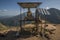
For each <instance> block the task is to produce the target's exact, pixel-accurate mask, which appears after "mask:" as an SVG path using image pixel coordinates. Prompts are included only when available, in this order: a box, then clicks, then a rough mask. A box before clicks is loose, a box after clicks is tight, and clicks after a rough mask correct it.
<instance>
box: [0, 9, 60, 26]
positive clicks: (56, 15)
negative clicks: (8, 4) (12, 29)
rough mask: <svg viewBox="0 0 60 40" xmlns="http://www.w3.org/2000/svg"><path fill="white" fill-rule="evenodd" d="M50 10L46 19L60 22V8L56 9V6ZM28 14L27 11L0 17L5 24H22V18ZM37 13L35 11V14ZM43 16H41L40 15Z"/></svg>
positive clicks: (0, 20)
mask: <svg viewBox="0 0 60 40" xmlns="http://www.w3.org/2000/svg"><path fill="white" fill-rule="evenodd" d="M48 11H49V12H50V15H45V17H46V20H47V21H49V22H51V23H60V10H58V9H55V8H50V9H48ZM26 15H27V13H22V14H20V15H17V16H14V17H10V18H3V19H0V22H1V23H3V24H4V25H9V26H19V25H20V21H19V20H20V19H24V17H25V16H26ZM34 15H35V14H34V13H33V16H34ZM39 15H42V16H43V17H42V18H43V19H44V18H45V17H44V15H43V14H40V13H39ZM40 17H41V16H40Z"/></svg>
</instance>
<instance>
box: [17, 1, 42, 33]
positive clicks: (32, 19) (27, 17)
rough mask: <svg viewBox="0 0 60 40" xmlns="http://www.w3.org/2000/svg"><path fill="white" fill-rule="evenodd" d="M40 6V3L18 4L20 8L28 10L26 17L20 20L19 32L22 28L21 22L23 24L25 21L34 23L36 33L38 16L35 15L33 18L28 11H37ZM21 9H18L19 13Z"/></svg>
mask: <svg viewBox="0 0 60 40" xmlns="http://www.w3.org/2000/svg"><path fill="white" fill-rule="evenodd" d="M40 4H42V3H41V2H18V5H19V6H20V7H21V8H24V9H25V8H26V9H28V12H27V16H26V17H25V18H24V19H20V27H21V31H22V30H23V28H22V22H24V23H25V21H35V24H36V32H37V31H38V24H39V23H38V22H39V15H38V14H37V13H35V18H34V17H33V15H32V12H31V10H30V9H31V8H35V9H37V8H38V7H39V5H40ZM21 8H20V13H21Z"/></svg>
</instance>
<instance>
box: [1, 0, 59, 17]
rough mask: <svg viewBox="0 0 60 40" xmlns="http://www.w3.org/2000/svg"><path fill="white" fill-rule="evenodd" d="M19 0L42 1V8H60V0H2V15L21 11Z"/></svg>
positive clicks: (12, 14) (27, 0)
mask: <svg viewBox="0 0 60 40" xmlns="http://www.w3.org/2000/svg"><path fill="white" fill-rule="evenodd" d="M17 2H42V4H41V5H40V8H48V9H49V8H57V9H60V0H0V16H15V15H18V14H19V13H20V7H19V5H18V4H17Z"/></svg>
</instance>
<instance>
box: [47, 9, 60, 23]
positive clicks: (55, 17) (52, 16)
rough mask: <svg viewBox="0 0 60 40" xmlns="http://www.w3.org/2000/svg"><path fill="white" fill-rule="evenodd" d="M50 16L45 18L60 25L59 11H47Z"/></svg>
mask: <svg viewBox="0 0 60 40" xmlns="http://www.w3.org/2000/svg"><path fill="white" fill-rule="evenodd" d="M48 11H49V12H50V15H49V16H47V19H48V20H49V21H50V22H52V23H59V24H60V10H58V9H55V8H50V9H48Z"/></svg>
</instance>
